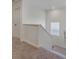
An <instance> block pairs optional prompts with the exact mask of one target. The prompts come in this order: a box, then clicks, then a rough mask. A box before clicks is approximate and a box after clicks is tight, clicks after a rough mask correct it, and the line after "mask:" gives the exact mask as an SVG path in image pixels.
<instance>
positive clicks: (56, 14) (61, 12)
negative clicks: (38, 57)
mask: <svg viewBox="0 0 79 59" xmlns="http://www.w3.org/2000/svg"><path fill="white" fill-rule="evenodd" d="M46 16H47V18H46V29H47V31H48V32H49V33H50V23H51V22H59V23H60V36H59V37H57V36H52V38H53V39H54V40H55V42H53V40H52V42H53V43H55V44H56V45H60V46H61V47H65V44H66V43H65V41H66V40H65V39H64V31H65V29H66V10H65V8H60V9H55V10H51V11H48V12H47V14H46Z"/></svg>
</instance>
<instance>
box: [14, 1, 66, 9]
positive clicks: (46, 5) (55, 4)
mask: <svg viewBox="0 0 79 59" xmlns="http://www.w3.org/2000/svg"><path fill="white" fill-rule="evenodd" d="M15 1H19V0H15ZM26 1H27V4H28V6H31V7H33V8H40V9H53V8H61V7H65V6H66V0H26Z"/></svg>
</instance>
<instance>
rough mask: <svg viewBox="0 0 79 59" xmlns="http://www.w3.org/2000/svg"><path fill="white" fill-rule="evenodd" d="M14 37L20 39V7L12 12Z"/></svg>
mask: <svg viewBox="0 0 79 59" xmlns="http://www.w3.org/2000/svg"><path fill="white" fill-rule="evenodd" d="M12 36H14V37H20V7H18V8H13V10H12Z"/></svg>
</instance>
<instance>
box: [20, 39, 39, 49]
mask: <svg viewBox="0 0 79 59" xmlns="http://www.w3.org/2000/svg"><path fill="white" fill-rule="evenodd" d="M21 41H23V42H26V43H28V44H30V45H32V46H33V47H35V48H39V47H40V46H39V45H35V44H34V43H31V42H29V41H27V40H21Z"/></svg>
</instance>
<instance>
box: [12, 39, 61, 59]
mask: <svg viewBox="0 0 79 59" xmlns="http://www.w3.org/2000/svg"><path fill="white" fill-rule="evenodd" d="M12 59H61V58H59V57H57V56H56V55H55V54H52V53H50V52H48V51H46V50H44V49H42V48H39V49H38V48H35V47H33V46H31V45H29V44H27V43H25V42H21V41H20V40H19V39H18V38H12Z"/></svg>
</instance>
